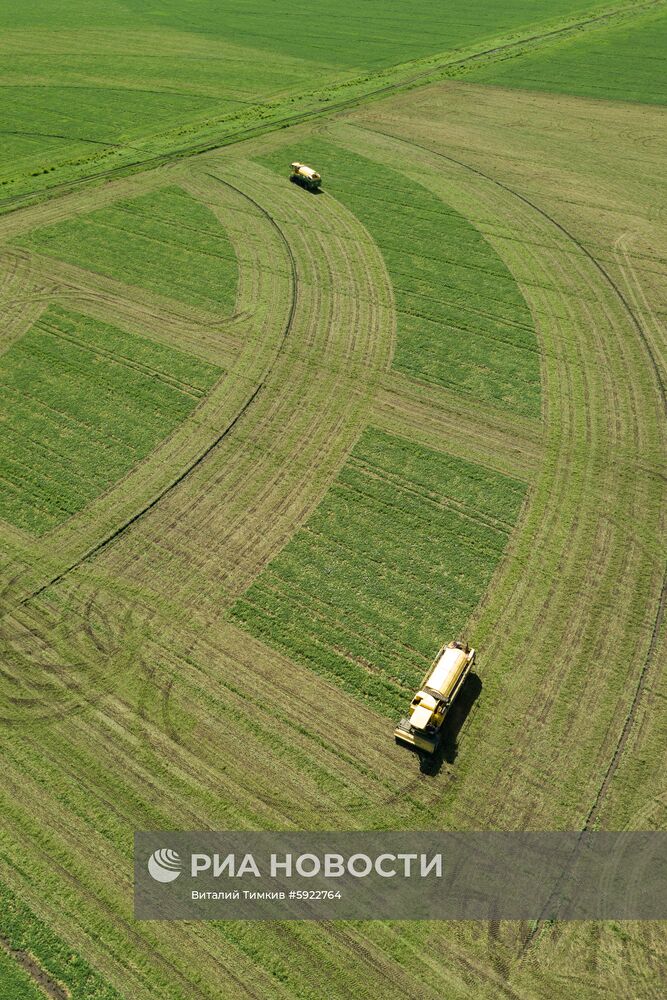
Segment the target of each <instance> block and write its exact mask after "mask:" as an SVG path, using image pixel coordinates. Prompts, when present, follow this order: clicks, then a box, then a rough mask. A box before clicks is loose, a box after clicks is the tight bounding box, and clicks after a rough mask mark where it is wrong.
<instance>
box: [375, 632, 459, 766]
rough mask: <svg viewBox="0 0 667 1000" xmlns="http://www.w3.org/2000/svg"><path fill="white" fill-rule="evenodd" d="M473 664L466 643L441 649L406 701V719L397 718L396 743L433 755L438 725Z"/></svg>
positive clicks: (437, 736) (440, 729)
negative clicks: (408, 710) (408, 711)
mask: <svg viewBox="0 0 667 1000" xmlns="http://www.w3.org/2000/svg"><path fill="white" fill-rule="evenodd" d="M474 662H475V650H474V649H470V647H469V646H468V644H467V643H464V642H450V643H448V644H447V645H446V646H443V647H442V649H441V650H440V652H439V653H438V655H437V656H436V658H435V660H434V662H433V664H432V666H431V668H430V670H429V671H428V673H427V674H426V676H425V677H424V680H423V681H422V685H421V688H420V690H419V691H418V692H417V694H416V695H415V696H414V698H413V699H412V701H411V702H410V714H409V716H408V718H406V719H401V721H400V722H399V724H398V726H397V727H396V729H395V730H394V738H395V739H396V742H397V743H402V744H404V745H405V746H409V747H412V748H414V749H416V750H423V751H425V752H426V753H429V754H432V753H435V751H436V750H437V749H438V746H439V744H440V737H441V733H442V724H443V722H444V721H445V717H446V715H447V713H448V711H449V709H450V708H451V706H452V705H453V703H454V700H455V699H456V696H457V695H458V693H459V692H460V690H461V688H462V687H463V684H464V682H465V679H466V677H467V676H468V674H469V672H470V668H471V667H472V665H473V663H474Z"/></svg>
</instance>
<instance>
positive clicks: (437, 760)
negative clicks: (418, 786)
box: [419, 674, 482, 777]
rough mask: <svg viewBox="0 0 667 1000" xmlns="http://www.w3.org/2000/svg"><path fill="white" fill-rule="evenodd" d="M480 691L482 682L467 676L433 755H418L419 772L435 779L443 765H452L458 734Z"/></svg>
mask: <svg viewBox="0 0 667 1000" xmlns="http://www.w3.org/2000/svg"><path fill="white" fill-rule="evenodd" d="M481 691H482V682H481V680H480V679H479V677H478V676H477V674H468V676H467V677H466V679H465V681H464V682H463V687H462V688H461V690H460V692H459V695H458V697H457V699H456V701H455V702H454V704H453V705H452V707H451V709H450V710H449V712H448V713H447V718H446V719H445V724H444V727H443V734H442V739H441V740H440V745H439V747H438V749H437V750H436V751H435V753H433V754H425V753H420V755H419V770H420V771H421V773H422V774H428V775H429V776H430V777H435V775H436V774H439V772H440V770H441V768H442V765H443V764H445V763H446V764H453V763H454V761H455V760H456V758H457V756H458V752H459V733H460V732H461V729H462V728H463V725H464V723H465V722H466V720H467V718H468V716H469V715H470V713H471V711H472V709H473V706H474V704H475V702H476V701H477V699H478V698H479V696H480V694H481Z"/></svg>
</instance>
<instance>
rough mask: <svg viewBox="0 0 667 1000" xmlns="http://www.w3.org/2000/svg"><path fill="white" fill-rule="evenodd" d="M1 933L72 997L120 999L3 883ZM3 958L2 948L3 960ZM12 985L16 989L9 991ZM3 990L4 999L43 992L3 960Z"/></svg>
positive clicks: (20, 998) (29, 999)
mask: <svg viewBox="0 0 667 1000" xmlns="http://www.w3.org/2000/svg"><path fill="white" fill-rule="evenodd" d="M0 936H1V937H2V938H3V940H4V941H6V942H7V944H8V945H9V946H10V947H11V948H13V949H15V950H16V951H21V952H25V953H26V954H28V955H29V956H30V957H31V958H32V959H33V960H34V961H36V962H37V964H38V965H39V966H40V967H41V968H42V969H44V970H45V972H46V973H47V974H48V975H49V976H50V977H51V978H52V979H54V980H55V981H56V982H57V983H59V984H62V985H63V986H64V987H65V989H66V990H67V993H68V996H69V997H70V998H71V1000H121V995H120V994H119V993H117V992H116V990H115V989H114V988H113V987H112V986H110V985H109V984H108V983H106V982H105V981H104V980H103V978H102V977H101V976H100V974H99V973H98V972H96V971H95V970H94V969H92V968H91V967H90V966H89V965H88V963H87V962H86V961H84V959H83V958H81V956H80V955H78V954H77V953H76V952H75V951H73V950H72V949H71V948H69V947H68V945H66V944H65V942H64V941H62V940H61V939H60V938H59V937H58V936H57V935H56V934H55V933H54V932H53V931H52V930H51V929H50V928H49V927H47V925H46V924H44V923H43V922H42V921H41V920H39V919H38V918H37V917H36V916H35V915H34V913H32V912H31V910H29V909H28V907H27V906H25V904H24V903H22V902H21V900H20V899H19V898H18V897H17V896H16V895H15V894H14V893H13V892H12V891H11V890H10V889H9V888H8V887H7V886H5V885H3V884H2V883H0ZM3 957H4V953H3V952H2V951H0V959H3ZM9 961H12V960H9ZM10 988H11V990H15V989H16V990H17V992H9V990H10ZM18 990H21V992H18ZM0 992H1V995H2V996H3V998H5V1000H33V998H36V997H42V996H43V995H44V994H43V993H42V992H41V990H38V989H37V988H36V987H35V986H33V984H32V981H31V980H30V979H28V977H27V976H26V975H25V974H24V973H23V970H22V969H19V968H18V966H15V967H12V966H11V965H8V962H7V961H4V962H2V961H0Z"/></svg>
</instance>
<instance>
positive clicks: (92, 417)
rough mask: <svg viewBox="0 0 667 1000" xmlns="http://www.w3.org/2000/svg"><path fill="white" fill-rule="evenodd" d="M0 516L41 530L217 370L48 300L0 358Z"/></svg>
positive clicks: (174, 417) (116, 470)
mask: <svg viewBox="0 0 667 1000" xmlns="http://www.w3.org/2000/svg"><path fill="white" fill-rule="evenodd" d="M0 372H1V373H2V379H3V388H2V395H3V403H4V414H5V416H4V419H3V422H2V433H1V436H0V463H1V465H0V467H1V468H2V476H3V480H4V489H3V491H2V500H1V501H0V514H1V516H2V517H3V518H5V519H6V520H7V521H9V522H10V523H12V524H15V525H17V526H18V527H21V528H24V529H26V530H28V531H32V532H34V533H36V534H42V533H43V532H44V531H47V530H48V529H49V528H52V527H54V526H55V525H56V524H58V523H59V522H61V521H62V520H63V519H64V518H66V517H68V516H69V515H71V514H73V513H75V512H76V511H78V510H81V509H82V508H83V507H84V506H85V505H86V504H87V503H89V502H90V501H91V500H92V499H93V498H94V497H96V496H98V495H99V494H100V493H102V492H103V491H104V490H105V489H107V488H108V487H109V486H110V485H111V484H112V483H114V482H115V481H116V480H117V479H119V478H120V477H121V476H122V475H124V474H125V473H126V472H127V471H128V470H129V469H130V468H132V466H133V465H135V463H136V462H138V461H139V460H140V459H141V458H143V457H144V456H145V455H146V454H148V452H149V451H151V449H152V448H154V447H155V445H156V444H157V443H158V442H159V441H161V440H162V438H164V437H165V436H166V435H167V434H169V432H170V431H171V430H173V429H174V428H175V427H176V426H177V425H178V424H179V423H180V422H181V421H182V420H183V419H184V418H185V417H186V416H187V415H188V414H189V413H191V412H192V410H193V409H194V407H195V406H196V405H197V402H198V400H199V399H200V398H201V397H202V396H203V394H204V393H205V392H206V390H207V389H208V388H209V387H210V386H211V385H212V384H213V383H214V382H215V381H216V380H217V378H218V377H219V376H220V374H221V372H220V369H218V368H216V367H215V366H214V365H211V364H208V363H207V362H205V361H201V360H199V359H196V358H192V357H190V356H188V355H186V354H181V353H180V352H179V351H176V350H174V349H173V348H170V347H167V346H165V345H163V344H156V343H153V342H152V341H149V340H146V339H144V338H140V337H134V336H132V335H130V334H127V333H123V332H122V331H121V330H118V329H116V328H114V327H112V326H109V325H107V324H106V323H101V322H99V321H97V320H92V319H90V318H89V317H86V316H81V315H77V314H75V313H70V312H67V311H65V310H64V309H62V308H60V307H58V306H51V307H50V308H49V309H48V310H47V311H46V312H45V313H44V314H43V315H42V317H41V318H40V319H39V320H38V321H37V323H36V324H35V325H34V326H33V327H32V328H31V329H30V330H29V331H28V333H26V334H25V335H24V336H23V337H21V339H20V340H18V341H17V342H16V343H15V344H13V345H12V347H10V349H9V350H8V351H7V352H6V353H5V354H4V355H3V356H2V357H1V358H0Z"/></svg>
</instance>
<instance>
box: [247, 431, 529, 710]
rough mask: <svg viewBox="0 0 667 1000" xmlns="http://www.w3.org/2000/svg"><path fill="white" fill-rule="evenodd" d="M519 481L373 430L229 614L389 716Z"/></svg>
mask: <svg viewBox="0 0 667 1000" xmlns="http://www.w3.org/2000/svg"><path fill="white" fill-rule="evenodd" d="M524 494H525V486H524V485H523V484H521V483H519V482H517V481H515V480H512V479H509V478H507V477H505V476H502V475H500V474H499V473H496V472H492V471H490V470H488V469H482V468H481V467H480V466H476V465H473V464H472V463H470V462H466V461H464V460H462V459H458V458H454V457H452V456H449V455H443V454H441V453H438V452H434V451H432V450H430V449H428V448H424V447H421V446H419V445H416V444H413V443H410V442H408V441H405V440H403V439H402V438H398V437H394V436H392V435H389V434H386V433H384V432H382V431H379V430H376V429H374V428H370V429H368V430H367V431H366V432H365V433H364V435H363V436H362V438H361V440H360V441H359V443H358V444H357V446H356V447H355V448H354V450H353V452H352V454H351V456H350V458H349V459H348V461H347V463H346V464H345V466H344V467H343V469H342V470H341V472H340V474H339V476H338V478H337V480H336V482H335V483H334V484H333V486H332V487H331V488H330V490H329V492H328V493H327V495H326V496H325V498H324V500H323V501H322V503H321V504H320V506H319V507H318V508H317V510H316V511H315V513H314V514H313V515H312V516H311V517H310V519H309V520H308V521H307V523H306V524H305V525H304V527H303V528H302V529H301V530H300V531H299V532H297V534H296V535H295V536H294V538H293V539H292V540H291V541H290V542H289V544H288V545H287V546H286V547H285V548H284V549H283V551H282V552H281V553H280V555H279V556H277V558H276V559H274V560H273V562H272V563H271V564H270V565H269V567H268V568H267V569H266V570H265V571H264V573H263V574H262V575H261V576H260V577H259V579H258V580H257V581H256V582H255V583H254V584H253V585H252V586H251V587H250V589H249V590H248V591H247V592H246V593H245V594H244V595H243V597H242V598H241V599H240V600H239V601H237V603H236V604H235V605H234V607H233V609H232V616H233V617H234V618H235V619H237V620H238V621H240V622H242V623H243V624H244V625H245V627H246V628H248V629H249V630H250V631H252V632H253V633H254V634H255V635H257V636H259V637H261V638H262V639H264V640H265V641H266V642H268V643H269V644H271V645H274V646H277V647H278V648H280V649H282V650H284V651H285V652H286V653H288V654H289V655H290V656H294V657H296V658H297V659H299V660H301V661H302V662H305V663H306V664H307V665H308V666H310V667H312V668H313V669H314V670H316V671H318V672H320V673H323V674H325V675H326V676H328V677H330V678H331V679H333V680H335V681H336V682H337V683H339V684H341V686H342V687H344V688H345V689H346V690H348V691H350V692H352V693H354V694H357V695H359V696H361V697H363V698H367V699H369V700H372V702H373V704H374V705H375V706H376V707H377V708H379V709H381V710H385V711H386V712H388V713H391V712H394V711H396V710H398V709H399V708H400V706H401V705H403V703H404V701H405V697H406V694H407V693H408V692H409V691H410V690H411V689H412V688H413V687H414V685H415V684H416V683H418V682H419V680H420V679H421V676H422V674H423V673H424V670H425V669H426V667H427V666H428V663H429V662H430V660H431V659H432V657H433V656H434V655H435V653H436V652H437V650H438V648H439V646H440V645H441V644H442V643H443V642H444V641H447V640H449V639H450V638H453V637H457V636H458V635H460V634H461V630H462V629H463V628H464V626H465V622H466V621H467V619H468V617H469V616H470V614H471V613H472V611H473V609H474V608H475V607H476V605H477V604H478V602H479V599H480V597H481V595H482V593H483V592H484V589H485V588H486V586H487V585H488V583H489V581H490V579H491V576H492V574H493V571H494V569H495V567H496V565H497V564H498V561H499V559H500V557H501V555H502V553H503V550H504V548H505V545H506V543H507V539H508V536H509V532H510V530H511V527H512V526H513V524H514V523H515V521H516V518H517V516H518V513H519V509H520V507H521V504H522V502H523V498H524Z"/></svg>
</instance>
